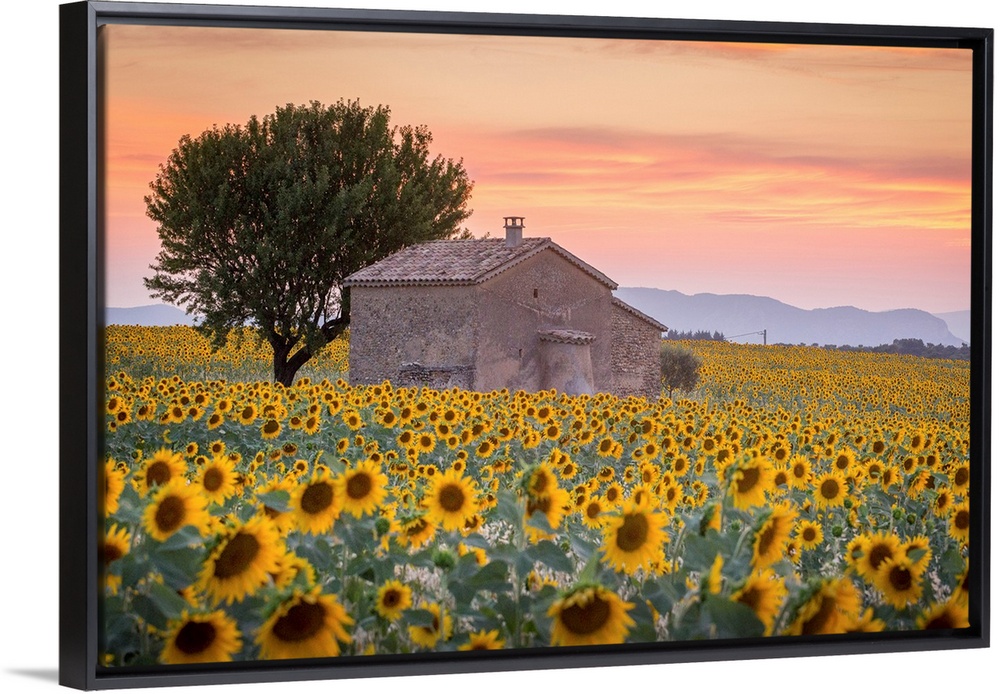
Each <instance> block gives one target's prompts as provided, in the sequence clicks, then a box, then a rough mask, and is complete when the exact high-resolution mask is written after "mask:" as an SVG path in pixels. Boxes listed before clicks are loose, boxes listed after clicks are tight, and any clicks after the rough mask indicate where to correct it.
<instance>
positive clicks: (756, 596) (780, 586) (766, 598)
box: [730, 569, 788, 634]
mask: <svg viewBox="0 0 1000 694" xmlns="http://www.w3.org/2000/svg"><path fill="white" fill-rule="evenodd" d="M787 594H788V589H787V588H786V587H785V579H784V578H783V577H781V576H779V575H778V574H776V573H774V571H772V570H770V569H767V570H764V571H754V572H753V573H752V574H751V575H750V577H749V578H747V580H746V582H744V584H743V586H742V587H741V588H740V589H739V590H737V591H736V592H735V593H733V595H732V597H731V598H730V599H731V600H733V601H734V602H741V603H743V604H744V605H746V606H747V607H749V608H750V609H751V610H753V611H754V614H756V615H757V619H759V620H760V621H761V622H762V623H763V624H764V629H765V634H770V633H771V630H772V629H773V628H774V620H775V619H777V617H778V612H779V611H780V610H781V605H782V603H783V601H784V599H785V596H786V595H787Z"/></svg>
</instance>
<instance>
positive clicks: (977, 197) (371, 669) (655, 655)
mask: <svg viewBox="0 0 1000 694" xmlns="http://www.w3.org/2000/svg"><path fill="white" fill-rule="evenodd" d="M109 22H110V23H116V22H117V23H142V24H146V23H149V24H181V25H210V26H254V27H260V28H267V27H282V28H300V29H323V28H340V29H359V30H375V29H377V30H384V31H427V32H444V33H447V32H456V33H481V34H514V35H516V34H531V35H538V36H605V37H606V36H616V37H630V38H636V37H641V38H648V39H681V40H730V41H750V42H777V43H781V42H796V43H816V44H855V45H885V46H926V47H962V48H969V49H971V50H972V54H973V108H972V114H973V123H972V134H973V146H972V153H973V178H972V181H973V183H972V197H973V204H972V254H971V255H972V259H973V264H972V268H971V277H972V288H973V292H972V317H973V318H972V345H973V350H972V354H971V369H972V373H973V380H972V392H971V403H972V416H971V419H970V435H971V454H970V457H971V459H972V461H973V465H972V480H971V486H972V489H973V493H972V499H971V501H972V504H971V515H972V526H971V527H972V530H973V532H972V536H973V537H974V538H975V541H973V542H972V544H971V546H970V557H969V562H970V567H971V570H970V575H969V591H970V598H969V619H970V627H969V628H968V629H964V630H958V631H955V632H954V633H947V634H941V633H935V634H930V635H928V634H924V633H917V632H903V633H899V632H892V633H887V634H876V635H872V634H869V635H866V638H864V639H860V638H858V639H843V638H827V637H814V638H806V637H802V638H784V639H782V640H781V643H780V644H777V643H774V642H773V641H771V640H768V639H761V640H744V639H740V640H736V641H730V642H727V641H711V642H690V643H688V642H685V643H671V644H651V645H649V646H643V647H637V646H628V647H625V646H622V647H605V648H601V649H598V650H594V649H582V648H569V647H562V648H558V649H545V650H536V651H531V652H521V651H518V652H510V653H500V654H490V655H486V656H483V655H471V654H461V653H447V654H446V653H428V654H422V655H419V656H406V657H403V656H392V657H379V656H373V657H368V658H365V659H354V660H350V659H345V660H344V662H333V661H328V660H324V661H323V662H310V661H291V662H287V663H286V662H282V663H254V664H241V665H238V666H237V665H230V666H225V665H218V666H216V665H210V666H199V667H193V666H192V667H184V668H181V667H179V666H171V667H169V668H166V669H165V668H149V669H140V668H134V669H133V668H127V669H122V670H121V671H109V670H107V669H104V668H101V667H99V664H98V651H99V648H98V641H99V636H98V630H99V611H100V607H99V597H98V595H99V590H98V580H99V564H98V551H97V538H98V531H97V529H98V527H99V522H100V508H99V503H98V494H97V491H98V490H99V489H100V488H101V484H102V480H101V466H100V465H99V464H98V463H99V460H100V457H99V456H100V451H101V434H100V432H101V431H102V426H101V416H102V415H101V410H100V399H101V395H100V388H99V384H100V383H101V382H102V378H103V376H102V374H103V365H102V357H101V353H102V349H103V338H102V325H101V323H102V319H101V315H102V314H101V312H102V310H103V308H104V303H103V294H102V277H103V272H104V268H103V267H102V254H101V247H102V236H101V229H100V224H99V217H100V214H101V205H102V198H101V191H100V171H99V161H100V147H101V132H100V114H99V111H100V102H101V93H100V89H101V86H100V70H99V66H98V64H97V49H96V36H97V27H98V26H99V25H101V24H102V23H109ZM993 35H994V34H993V30H992V29H984V28H954V27H911V26H874V25H827V24H823V25H821V24H796V23H785V22H756V21H754V22H739V21H722V20H705V21H701V20H666V19H638V18H634V19H633V18H617V17H592V16H552V15H508V14H477V13H471V12H470V13H464V12H463V13H459V12H427V11H420V12H411V11H382V10H370V9H366V10H344V9H318V8H299V9H296V8H283V7H251V6H242V7H241V6H213V5H164V4H152V3H149V4H147V3H118V2H77V3H71V4H67V5H62V6H61V7H60V135H59V140H60V194H59V196H60V197H59V205H60V261H59V266H60V269H59V271H60V294H59V298H60V310H59V314H60V318H59V321H60V364H59V372H60V397H59V400H60V424H59V429H60V432H59V436H60V446H59V450H60V453H59V458H60V466H59V475H60V483H59V484H60V538H59V546H60V567H61V569H60V571H61V577H60V596H59V604H60V625H59V627H60V629H59V671H60V674H59V679H60V684H63V685H65V686H69V687H72V688H76V689H85V690H91V689H114V688H127V687H153V686H174V685H197V684H224V683H252V682H284V681H300V680H323V679H343V678H365V677H373V676H404V675H411V674H446V673H458V672H480V673H486V672H500V671H507V670H533V669H551V668H577V667H600V666H611V665H613V666H622V665H639V664H654V663H681V662H698V661H718V660H744V659H758V658H784V657H795V656H812V655H837V654H862V653H891V652H904V651H934V650H949V649H967V648H985V647H988V646H989V577H990V573H989V566H988V564H989V562H988V559H987V558H988V556H989V547H990V499H989V489H990V482H991V477H990V470H989V465H987V464H981V465H976V464H975V463H976V462H977V461H978V462H980V463H986V462H988V461H989V460H990V403H991V363H990V347H991V317H990V316H991V307H992V300H991V281H992V280H991V278H992V264H991V255H992V245H991V230H992V190H993V180H992V143H993V138H992V130H993V129H992V123H993V103H992V101H993ZM81 364H83V366H81ZM81 442H85V443H81ZM81 490H83V491H82V492H81Z"/></svg>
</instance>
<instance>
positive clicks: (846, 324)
mask: <svg viewBox="0 0 1000 694" xmlns="http://www.w3.org/2000/svg"><path fill="white" fill-rule="evenodd" d="M615 295H616V296H617V297H618V298H620V299H621V300H622V301H625V302H626V303H628V304H631V305H632V306H634V307H635V308H637V309H639V310H640V311H642V312H643V313H646V314H647V315H649V316H652V317H653V318H655V319H656V320H658V321H660V322H661V323H663V324H664V325H666V326H667V327H669V328H670V329H672V330H678V331H680V332H689V331H697V330H707V331H709V332H721V333H722V334H723V335H725V336H726V337H728V338H734V339H735V340H736V341H738V342H760V341H762V336H761V335H759V334H757V333H760V332H762V331H764V330H767V342H768V344H775V343H779V342H783V343H788V344H800V343H801V344H806V345H811V344H819V345H838V346H839V345H851V346H857V345H864V346H866V347H874V346H876V345H882V344H891V343H892V341H893V340H895V339H901V338H917V339H921V340H923V341H924V342H925V343H928V344H936V345H937V344H941V345H952V346H956V347H957V346H960V345H961V344H962V343H963V342H964V343H968V342H969V334H970V330H969V320H970V313H969V311H955V312H952V313H942V314H939V315H933V314H930V313H927V312H926V311H919V310H917V309H897V310H894V311H879V312H873V311H863V310H861V309H859V308H854V307H853V306H839V307H837V308H817V309H812V310H806V309H801V308H796V307H794V306H789V305H788V304H784V303H782V302H780V301H777V300H775V299H770V298H767V297H763V296H751V295H748V294H695V295H694V296H689V295H687V294H681V293H680V292H678V291H672V290H664V289H648V288H643V287H619V288H618V289H617V290H616V291H615ZM106 319H107V323H108V324H109V325H114V324H118V325H146V326H148V325H194V324H195V321H194V318H192V317H191V316H189V315H187V314H186V313H185V312H184V311H182V310H181V309H179V308H176V307H174V306H168V305H165V304H153V305H150V306H135V307H132V308H109V309H107V312H106ZM746 333H751V334H749V335H747V334H746ZM735 336H742V337H735Z"/></svg>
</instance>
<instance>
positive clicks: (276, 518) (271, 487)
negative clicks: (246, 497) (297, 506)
mask: <svg viewBox="0 0 1000 694" xmlns="http://www.w3.org/2000/svg"><path fill="white" fill-rule="evenodd" d="M294 491H295V480H294V479H292V478H288V477H278V476H274V477H271V478H269V479H267V480H265V481H264V482H263V483H262V484H261V485H260V486H258V487H257V488H255V489H254V498H255V499H256V500H257V502H258V504H260V505H259V507H258V511H259V512H260V513H263V514H264V515H266V516H267V517H268V518H270V519H271V522H272V523H274V524H275V526H276V527H277V528H278V531H279V532H280V533H281V534H282V535H284V534H285V533H287V532H288V531H289V530H291V529H292V528H294V527H295V515H294V514H293V513H292V512H291V511H290V510H288V509H289V508H290V506H287V505H281V504H279V503H277V502H275V506H277V507H278V508H275V507H272V506H268V505H267V504H266V503H264V502H263V501H262V500H261V498H260V497H261V496H262V495H266V494H270V493H272V492H284V493H285V494H287V495H288V498H289V499H291V496H292V492H294Z"/></svg>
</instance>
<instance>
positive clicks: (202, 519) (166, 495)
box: [142, 477, 210, 542]
mask: <svg viewBox="0 0 1000 694" xmlns="http://www.w3.org/2000/svg"><path fill="white" fill-rule="evenodd" d="M207 503H208V502H207V501H206V500H205V498H204V497H203V496H202V495H201V494H200V492H199V491H198V487H196V486H194V485H189V484H188V483H187V482H185V481H184V478H182V477H178V478H175V479H173V480H171V481H170V482H168V483H167V484H165V485H162V486H160V487H158V488H157V489H156V490H155V491H154V492H153V496H152V501H151V502H150V504H149V505H148V506H147V507H146V510H145V511H143V514H142V524H143V527H144V528H145V529H146V532H147V533H149V536H150V537H152V538H153V539H154V540H158V541H160V542H165V541H166V539H167V538H168V537H170V536H171V535H173V534H174V533H175V532H177V531H178V530H180V529H181V528H183V527H185V526H188V525H193V526H194V527H196V528H197V529H198V531H199V532H200V533H202V534H204V533H205V531H206V530H207V528H208V524H209V520H210V517H209V514H208V512H207V511H206V510H205V506H206V505H207Z"/></svg>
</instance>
